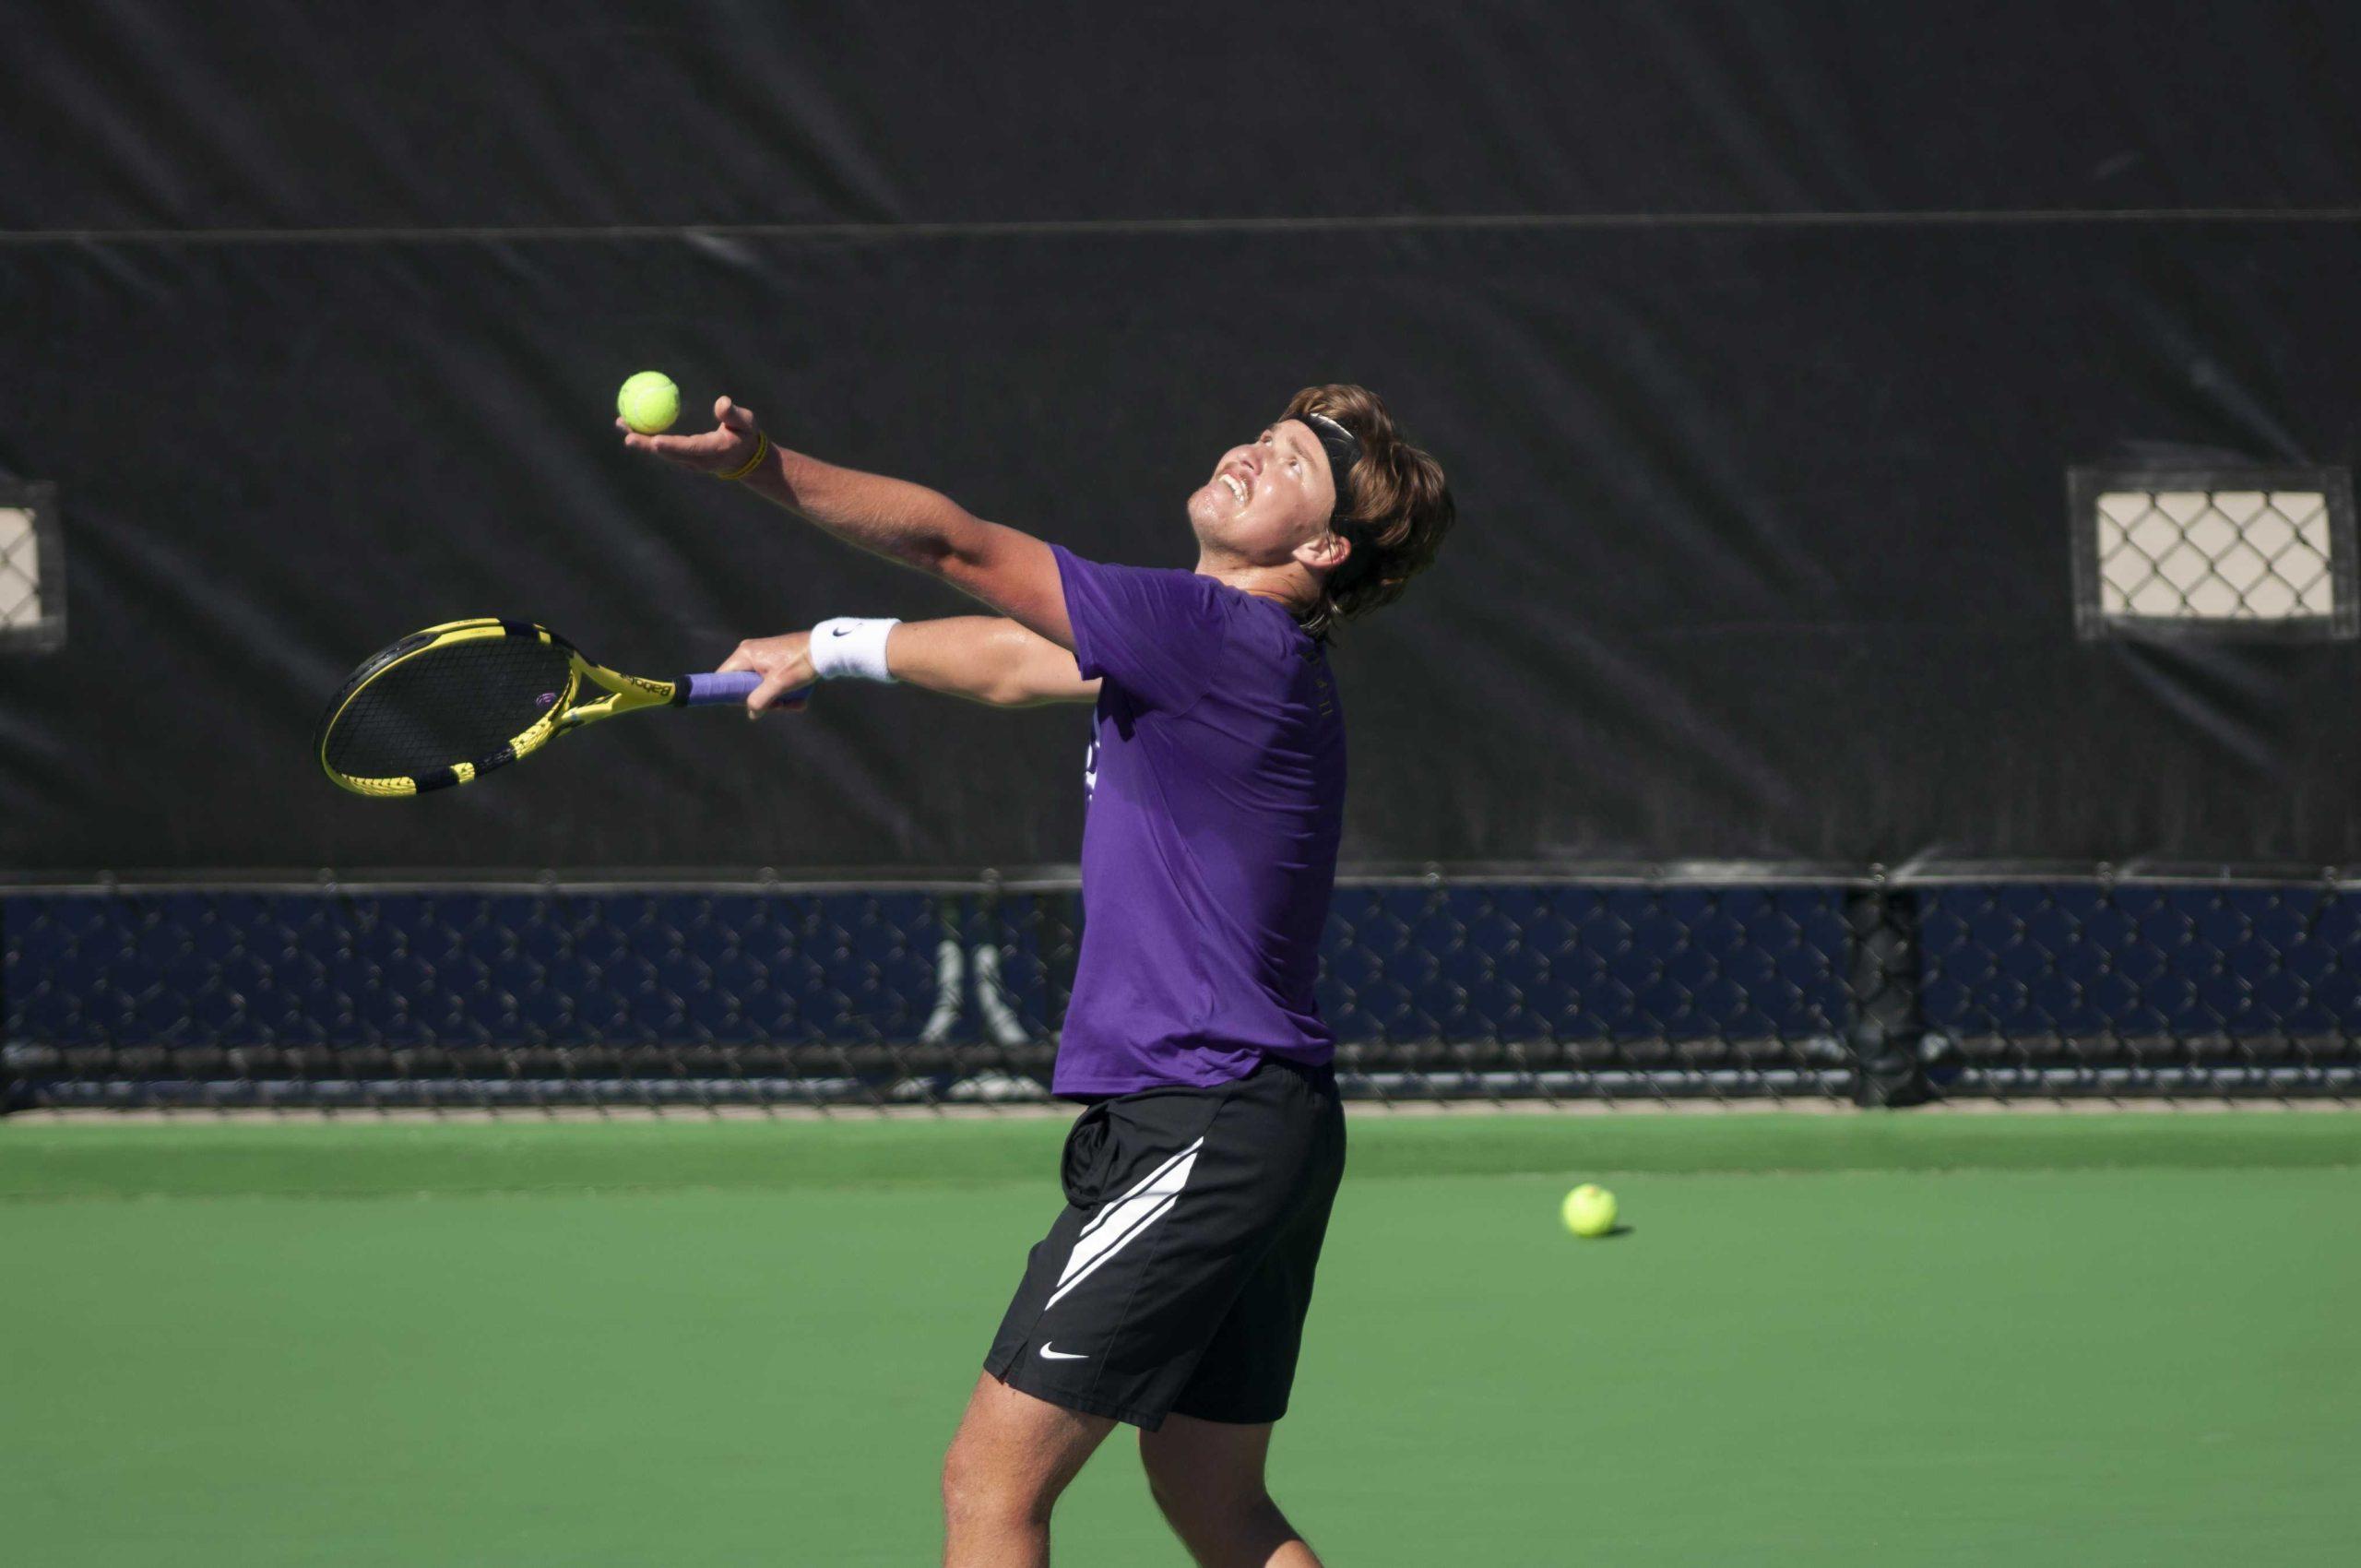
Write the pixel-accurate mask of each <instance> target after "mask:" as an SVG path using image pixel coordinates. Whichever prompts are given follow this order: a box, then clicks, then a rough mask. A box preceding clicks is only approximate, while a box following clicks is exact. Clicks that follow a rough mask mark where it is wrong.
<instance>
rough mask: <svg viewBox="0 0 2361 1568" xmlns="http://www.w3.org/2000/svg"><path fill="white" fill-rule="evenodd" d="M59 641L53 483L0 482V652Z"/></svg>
mask: <svg viewBox="0 0 2361 1568" xmlns="http://www.w3.org/2000/svg"><path fill="white" fill-rule="evenodd" d="M64 641H65V550H64V547H63V546H62V545H61V543H60V542H59V540H58V537H57V504H56V491H55V489H54V487H53V486H50V485H46V484H30V485H27V484H4V483H0V653H9V652H19V651H23V650H25V649H29V648H30V649H40V648H50V647H57V646H58V645H59V644H60V643H63V642H64Z"/></svg>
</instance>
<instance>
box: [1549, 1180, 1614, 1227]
mask: <svg viewBox="0 0 2361 1568" xmlns="http://www.w3.org/2000/svg"><path fill="white" fill-rule="evenodd" d="M1558 1212H1559V1214H1560V1216H1561V1217H1562V1218H1564V1219H1565V1221H1566V1229H1569V1230H1571V1231H1572V1232H1573V1233H1574V1234H1575V1235H1577V1236H1604V1235H1606V1234H1607V1233H1608V1231H1609V1230H1612V1229H1615V1194H1613V1193H1610V1192H1608V1190H1607V1189H1606V1188H1604V1187H1602V1186H1599V1185H1597V1184H1596V1182H1584V1183H1583V1184H1582V1185H1581V1186H1579V1187H1576V1188H1575V1189H1574V1190H1573V1191H1572V1192H1571V1193H1568V1194H1566V1202H1565V1206H1563V1207H1562V1208H1560V1210H1559V1211H1558Z"/></svg>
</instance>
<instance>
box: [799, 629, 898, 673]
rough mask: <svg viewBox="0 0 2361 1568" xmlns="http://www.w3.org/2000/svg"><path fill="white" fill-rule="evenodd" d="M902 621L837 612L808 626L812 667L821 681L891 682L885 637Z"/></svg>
mask: <svg viewBox="0 0 2361 1568" xmlns="http://www.w3.org/2000/svg"><path fill="white" fill-rule="evenodd" d="M900 624H902V623H901V622H899V621H897V620H887V621H862V620H858V619H856V618H854V617H853V616H850V615H840V616H838V617H837V618H836V619H835V620H833V621H823V622H821V623H820V624H818V625H816V626H814V627H813V628H812V670H813V673H814V674H816V675H818V676H819V677H820V679H822V680H823V681H845V680H851V681H891V680H892V679H893V678H894V672H893V671H890V670H888V669H886V668H885V639H886V638H887V637H888V636H891V635H892V634H893V631H894V628H895V627H896V626H898V625H900Z"/></svg>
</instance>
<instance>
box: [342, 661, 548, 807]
mask: <svg viewBox="0 0 2361 1568" xmlns="http://www.w3.org/2000/svg"><path fill="white" fill-rule="evenodd" d="M570 665H571V660H570V659H569V658H568V656H567V653H566V650H565V649H564V648H562V647H556V646H554V645H552V644H550V643H545V642H541V641H539V640H538V639H535V638H529V637H516V636H508V637H489V638H481V639H477V640H474V641H469V642H460V643H448V644H445V645H443V646H440V647H429V648H427V649H426V650H425V651H423V652H421V653H417V654H413V655H411V656H410V657H409V658H408V659H401V660H399V661H397V663H394V664H392V665H390V666H388V667H387V668H386V669H385V670H382V671H378V672H377V673H376V674H375V675H374V676H373V677H371V678H370V679H369V680H367V681H365V682H363V683H362V686H361V689H360V690H359V691H357V692H355V693H354V694H353V695H352V697H351V699H350V701H348V702H347V703H346V704H345V705H344V707H343V708H342V709H341V710H340V711H339V712H338V715H337V718H336V720H335V723H334V725H333V726H332V728H331V729H330V730H329V731H328V735H327V739H326V744H325V746H324V748H323V755H324V757H325V758H326V762H327V765H328V766H330V767H331V768H333V769H335V770H336V771H337V772H338V773H341V774H343V775H344V776H345V777H347V778H416V777H418V776H420V775H422V774H428V773H432V772H434V771H435V770H437V769H439V768H445V767H450V766H454V765H456V764H458V763H462V762H471V763H481V762H483V761H485V760H486V759H488V758H490V757H492V755H494V754H496V753H498V752H500V751H501V749H502V748H504V747H505V746H506V745H507V744H508V743H509V742H511V741H513V740H515V739H516V737H517V736H518V735H520V734H522V733H523V732H524V731H527V730H529V729H531V728H532V727H533V725H534V723H535V722H536V721H538V720H539V719H540V718H541V717H542V715H544V714H546V713H547V712H548V711H549V710H550V708H551V707H552V706H553V705H554V704H555V703H556V702H557V700H558V698H559V696H560V695H562V694H563V693H564V690H565V683H566V678H567V674H568V671H569V669H570Z"/></svg>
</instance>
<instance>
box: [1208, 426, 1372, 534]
mask: <svg viewBox="0 0 2361 1568" xmlns="http://www.w3.org/2000/svg"><path fill="white" fill-rule="evenodd" d="M1335 509H1336V485H1335V480H1334V479H1333V478H1332V477H1331V476H1330V474H1329V471H1328V454H1327V453H1326V452H1325V451H1324V450H1323V449H1322V447H1321V445H1320V442H1319V440H1318V438H1317V437H1315V436H1314V435H1313V434H1311V427H1310V426H1309V425H1307V424H1305V423H1304V422H1302V421H1301V420H1282V421H1280V422H1278V423H1277V424H1275V425H1273V426H1271V427H1270V428H1269V429H1268V430H1265V431H1264V432H1263V434H1261V435H1259V436H1257V437H1255V438H1254V439H1253V440H1252V441H1251V442H1249V443H1247V444H1246V445H1243V446H1233V447H1231V448H1230V449H1229V450H1228V451H1227V452H1225V453H1223V454H1222V457H1221V462H1220V463H1219V464H1218V465H1217V466H1216V468H1215V469H1214V476H1213V478H1212V479H1210V480H1208V481H1205V483H1204V484H1203V485H1202V486H1200V487H1199V488H1198V490H1197V492H1196V493H1194V494H1192V495H1191V496H1190V497H1189V526H1190V527H1191V528H1192V529H1195V530H1196V533H1197V539H1198V541H1199V542H1200V543H1202V544H1205V545H1212V546H1217V547H1219V548H1220V549H1221V550H1223V551H1224V552H1228V553H1229V554H1231V555H1235V556H1237V557H1238V558H1239V559H1240V560H1242V561H1246V562H1249V563H1251V564H1255V565H1276V564H1279V563H1280V562H1283V561H1286V560H1287V558H1288V557H1290V556H1292V555H1293V554H1294V553H1295V552H1296V551H1297V550H1299V548H1301V547H1302V546H1304V545H1307V544H1310V543H1311V542H1313V541H1314V540H1318V539H1320V538H1321V537H1322V536H1323V534H1325V533H1326V532H1327V531H1328V518H1329V516H1330V514H1332V513H1333V512H1335Z"/></svg>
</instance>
